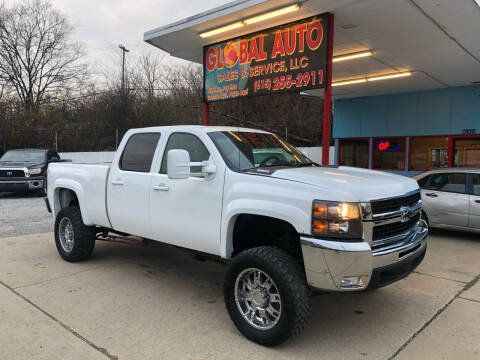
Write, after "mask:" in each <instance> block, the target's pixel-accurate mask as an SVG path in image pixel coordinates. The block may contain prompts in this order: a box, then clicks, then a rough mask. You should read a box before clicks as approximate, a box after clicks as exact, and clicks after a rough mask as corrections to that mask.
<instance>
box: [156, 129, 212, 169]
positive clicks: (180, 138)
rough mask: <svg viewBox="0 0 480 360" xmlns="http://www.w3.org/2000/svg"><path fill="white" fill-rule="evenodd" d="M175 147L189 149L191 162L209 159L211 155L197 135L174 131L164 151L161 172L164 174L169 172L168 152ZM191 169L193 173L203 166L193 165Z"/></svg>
mask: <svg viewBox="0 0 480 360" xmlns="http://www.w3.org/2000/svg"><path fill="white" fill-rule="evenodd" d="M173 149H181V150H187V151H188V153H189V154H190V161H191V162H198V161H204V160H208V158H209V157H210V153H209V152H208V150H207V148H206V147H205V145H203V143H202V141H201V140H200V139H199V138H198V137H196V136H195V135H192V134H187V133H173V134H172V135H170V138H169V139H168V143H167V146H166V147H165V151H164V153H163V160H162V167H161V168H160V173H162V174H166V173H167V158H168V156H167V154H168V152H169V151H170V150H173ZM191 171H192V173H199V172H201V171H202V167H201V166H192V169H191Z"/></svg>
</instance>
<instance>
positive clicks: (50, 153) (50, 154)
mask: <svg viewBox="0 0 480 360" xmlns="http://www.w3.org/2000/svg"><path fill="white" fill-rule="evenodd" d="M47 160H60V156H59V155H58V153H57V152H56V151H55V150H48V151H47Z"/></svg>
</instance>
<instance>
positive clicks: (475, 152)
mask: <svg viewBox="0 0 480 360" xmlns="http://www.w3.org/2000/svg"><path fill="white" fill-rule="evenodd" d="M454 151H455V156H454V158H453V159H454V160H453V164H454V166H456V167H480V138H470V139H455V141H454Z"/></svg>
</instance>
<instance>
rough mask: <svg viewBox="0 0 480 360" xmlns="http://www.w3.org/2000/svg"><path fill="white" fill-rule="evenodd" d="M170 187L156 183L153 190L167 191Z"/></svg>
mask: <svg viewBox="0 0 480 360" xmlns="http://www.w3.org/2000/svg"><path fill="white" fill-rule="evenodd" d="M169 189H170V188H169V187H168V186H167V185H165V184H163V183H162V184H158V185H154V186H153V190H157V191H168V190H169Z"/></svg>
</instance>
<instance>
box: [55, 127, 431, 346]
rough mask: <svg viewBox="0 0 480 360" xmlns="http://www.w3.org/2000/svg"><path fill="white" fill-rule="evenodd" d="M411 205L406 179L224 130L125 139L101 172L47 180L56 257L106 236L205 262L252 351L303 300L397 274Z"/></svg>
mask: <svg viewBox="0 0 480 360" xmlns="http://www.w3.org/2000/svg"><path fill="white" fill-rule="evenodd" d="M421 204H422V201H421V199H420V193H419V189H418V185H417V182H416V181H415V180H412V179H409V178H406V177H402V176H398V175H393V174H389V173H383V172H379V171H370V170H364V169H358V168H351V167H342V166H341V167H332V166H319V165H318V164H315V163H313V162H312V161H310V160H309V159H308V158H307V157H306V156H305V155H303V154H302V153H301V152H300V151H299V150H297V149H295V148H294V147H293V146H291V145H289V144H287V143H286V142H285V141H283V140H282V139H281V138H279V137H278V136H276V135H274V134H271V133H268V132H264V131H259V130H252V129H243V128H234V127H204V126H168V127H152V128H145V129H133V130H130V131H128V132H127V133H126V135H125V137H124V138H123V140H122V142H121V144H120V146H119V148H118V151H117V153H116V155H115V158H114V160H113V163H112V164H111V166H106V165H82V164H64V163H61V164H56V163H54V164H51V165H50V166H49V168H48V199H47V206H48V207H49V209H51V211H52V213H53V215H54V217H55V219H56V221H55V242H56V246H57V249H58V252H59V253H60V255H61V257H62V258H63V259H65V260H67V261H81V260H85V259H87V258H88V257H89V256H90V255H91V254H92V251H93V248H94V245H95V240H97V239H102V238H105V237H106V236H108V234H116V235H117V236H118V235H120V236H129V235H133V236H136V237H140V238H143V239H148V240H155V241H160V242H163V243H168V244H173V245H176V246H180V247H183V248H187V249H191V250H194V251H197V252H199V253H201V254H208V255H209V256H213V257H217V258H218V259H221V260H222V261H223V262H227V263H228V264H229V267H228V270H227V272H226V276H225V280H224V297H225V302H226V307H227V310H228V312H229V315H230V317H231V319H232V321H233V322H234V324H235V325H236V326H237V328H238V329H239V331H240V332H242V333H243V334H244V335H245V336H246V337H248V338H249V339H251V340H253V341H255V342H257V343H260V344H263V345H276V344H279V343H281V342H283V341H285V340H286V339H288V338H291V337H293V336H295V335H296V334H298V333H299V332H300V330H301V329H302V328H303V327H304V325H305V324H306V322H307V320H308V318H309V315H310V305H309V303H310V302H309V297H310V293H311V291H310V290H311V289H320V290H324V291H358V290H367V289H372V288H376V287H381V286H384V285H387V284H389V283H392V282H394V281H396V280H399V279H402V278H404V277H406V276H408V275H409V274H410V273H411V272H412V271H413V269H415V267H416V266H417V265H418V264H419V263H420V262H421V261H422V259H423V257H424V255H425V251H426V247H427V233H428V229H427V226H426V223H425V222H424V221H423V220H421V216H420V215H421V214H420V211H421Z"/></svg>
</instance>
